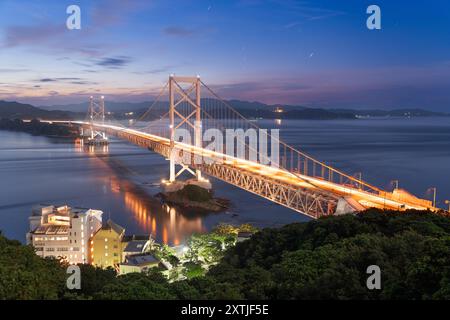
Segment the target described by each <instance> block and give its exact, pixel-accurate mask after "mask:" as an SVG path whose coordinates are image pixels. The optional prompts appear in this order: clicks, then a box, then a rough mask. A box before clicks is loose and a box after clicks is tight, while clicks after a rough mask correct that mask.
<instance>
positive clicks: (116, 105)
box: [38, 101, 152, 113]
mask: <svg viewBox="0 0 450 320" xmlns="http://www.w3.org/2000/svg"><path fill="white" fill-rule="evenodd" d="M105 105H106V109H107V110H108V111H111V112H119V111H123V112H132V111H133V112H134V111H137V110H143V109H147V108H149V107H150V106H151V105H152V102H151V101H144V102H114V101H105ZM38 108H40V109H44V110H61V111H70V112H83V113H86V112H87V110H88V108H89V102H83V103H74V104H63V105H52V106H39V107H38Z"/></svg>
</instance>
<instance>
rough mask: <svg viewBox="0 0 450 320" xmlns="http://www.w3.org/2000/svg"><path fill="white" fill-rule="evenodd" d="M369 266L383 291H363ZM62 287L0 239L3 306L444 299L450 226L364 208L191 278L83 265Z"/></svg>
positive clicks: (242, 249) (258, 245) (60, 279)
mask: <svg viewBox="0 0 450 320" xmlns="http://www.w3.org/2000/svg"><path fill="white" fill-rule="evenodd" d="M374 264H375V265H378V266H379V267H380V269H381V279H382V280H381V283H382V288H381V290H368V289H367V287H366V279H367V277H368V276H369V275H368V274H366V269H367V267H368V266H369V265H374ZM64 282H65V281H64V268H63V267H61V266H60V265H59V264H58V263H57V262H56V261H52V260H43V259H40V258H38V257H37V256H35V255H34V253H33V250H32V248H30V247H26V246H22V245H20V244H19V243H18V242H15V241H9V240H7V239H5V238H4V237H0V299H5V298H6V299H40V298H47V299H54V298H65V299H450V219H449V218H448V217H444V216H439V215H435V214H431V213H426V212H419V211H408V212H406V213H398V212H391V211H380V210H375V209H371V210H367V211H366V212H363V213H361V214H359V215H356V216H353V215H344V216H338V217H328V218H322V219H319V220H317V221H311V222H308V223H295V224H290V225H286V226H284V227H282V228H279V229H264V230H262V231H260V232H258V233H256V234H255V235H253V237H252V238H251V239H250V240H247V241H244V242H241V243H238V244H237V245H236V246H235V247H232V248H230V249H228V250H227V251H226V253H225V256H224V257H223V258H222V260H221V261H220V262H219V263H218V264H217V265H216V266H214V267H212V268H211V269H210V270H209V272H208V273H207V274H206V275H205V276H201V277H194V278H192V279H190V280H183V281H177V282H173V283H169V282H167V280H166V279H165V278H164V277H163V276H162V275H161V274H160V273H159V272H158V271H157V270H155V271H152V272H151V273H149V274H147V275H146V274H129V275H125V276H119V277H116V276H115V274H114V271H112V270H100V269H95V268H93V267H91V266H83V267H82V290H81V291H78V292H74V291H72V292H69V291H68V290H67V289H65V288H64Z"/></svg>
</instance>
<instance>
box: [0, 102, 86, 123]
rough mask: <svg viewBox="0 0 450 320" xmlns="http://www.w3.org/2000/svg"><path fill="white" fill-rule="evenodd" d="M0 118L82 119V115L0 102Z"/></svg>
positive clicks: (17, 103)
mask: <svg viewBox="0 0 450 320" xmlns="http://www.w3.org/2000/svg"><path fill="white" fill-rule="evenodd" d="M0 118H5V119H33V118H41V119H49V120H58V119H82V118H84V114H82V113H76V112H68V111H61V110H52V111H49V110H43V109H40V108H37V107H34V106H32V105H30V104H23V103H19V102H15V101H3V100H0Z"/></svg>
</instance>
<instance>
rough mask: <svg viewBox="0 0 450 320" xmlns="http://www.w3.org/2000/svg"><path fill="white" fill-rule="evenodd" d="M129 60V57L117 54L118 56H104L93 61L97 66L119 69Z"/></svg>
mask: <svg viewBox="0 0 450 320" xmlns="http://www.w3.org/2000/svg"><path fill="white" fill-rule="evenodd" d="M130 61H131V57H128V56H119V57H105V58H102V59H100V60H98V61H96V62H95V64H96V65H97V66H100V67H105V68H109V69H119V68H122V67H124V66H126V65H128V64H129V63H130Z"/></svg>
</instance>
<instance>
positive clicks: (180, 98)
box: [169, 75, 206, 183]
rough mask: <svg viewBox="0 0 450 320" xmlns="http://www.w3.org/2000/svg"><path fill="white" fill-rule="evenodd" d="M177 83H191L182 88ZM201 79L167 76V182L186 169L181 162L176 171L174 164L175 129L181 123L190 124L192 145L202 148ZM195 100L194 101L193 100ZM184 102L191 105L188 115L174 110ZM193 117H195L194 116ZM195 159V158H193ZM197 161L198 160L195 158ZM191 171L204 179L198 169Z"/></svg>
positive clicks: (201, 179) (175, 156) (198, 177)
mask: <svg viewBox="0 0 450 320" xmlns="http://www.w3.org/2000/svg"><path fill="white" fill-rule="evenodd" d="M179 83H188V84H190V85H191V87H190V88H189V89H187V90H186V89H183V88H182V87H181V86H180V84H179ZM200 88H201V81H200V77H199V76H197V77H177V76H174V75H171V76H170V77H169V128H170V155H169V161H170V164H169V166H170V169H169V170H170V175H169V183H170V182H174V181H175V180H176V178H177V176H178V175H179V174H180V173H182V172H183V171H185V170H186V166H185V165H184V164H182V163H180V165H181V166H182V169H181V170H180V172H178V173H177V172H176V168H175V165H176V164H177V163H176V158H177V155H176V152H177V150H176V148H175V143H176V141H175V130H176V129H177V128H179V127H180V126H181V125H182V124H183V123H186V124H188V125H190V127H191V128H193V131H194V143H193V145H194V146H195V147H198V148H202V146H203V145H202V120H201V119H202V117H201V105H200V104H201V94H200ZM191 92H195V99H194V98H192V97H191V96H190V94H191ZM175 94H177V99H175ZM194 101H195V102H194ZM182 102H186V103H187V104H188V105H190V106H191V108H192V109H193V112H192V113H190V114H189V115H184V114H182V113H180V112H178V111H177V110H176V108H177V106H178V105H180V103H182ZM175 115H177V116H178V117H179V118H180V121H175ZM194 117H195V118H194ZM177 119H178V118H177ZM193 160H194V161H196V160H197V159H193ZM197 161H198V160H197ZM196 164H197V163H196ZM188 171H189V172H191V173H192V174H193V175H194V176H195V177H196V179H197V180H198V181H205V182H206V180H205V179H204V178H203V177H202V173H201V171H200V170H198V169H196V170H195V172H194V171H192V170H188Z"/></svg>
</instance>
